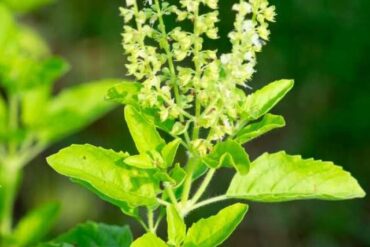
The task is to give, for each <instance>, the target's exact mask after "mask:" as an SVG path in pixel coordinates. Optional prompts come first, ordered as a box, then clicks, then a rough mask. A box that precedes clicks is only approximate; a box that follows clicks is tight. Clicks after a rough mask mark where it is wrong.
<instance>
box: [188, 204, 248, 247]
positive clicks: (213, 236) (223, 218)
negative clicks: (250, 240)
mask: <svg viewBox="0 0 370 247" xmlns="http://www.w3.org/2000/svg"><path fill="white" fill-rule="evenodd" d="M247 211H248V206H247V205H245V204H241V203H236V204H234V205H232V206H229V207H226V208H224V209H222V210H221V211H220V212H219V213H218V214H217V215H214V216H212V217H209V218H207V219H201V220H199V221H198V222H196V223H194V224H193V225H192V226H191V227H190V229H189V231H188V233H187V235H186V239H185V243H184V247H199V246H202V247H216V246H219V245H220V244H222V243H223V242H224V241H225V240H226V239H227V238H228V237H229V236H230V235H231V233H232V232H233V231H234V230H235V229H236V227H237V226H238V225H239V224H240V222H241V221H242V220H243V218H244V216H245V214H246V213H247Z"/></svg>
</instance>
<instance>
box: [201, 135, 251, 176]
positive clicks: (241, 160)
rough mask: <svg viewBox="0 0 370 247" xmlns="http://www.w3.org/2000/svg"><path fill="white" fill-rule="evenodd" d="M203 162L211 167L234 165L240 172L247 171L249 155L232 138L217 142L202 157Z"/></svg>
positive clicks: (244, 172)
mask: <svg viewBox="0 0 370 247" xmlns="http://www.w3.org/2000/svg"><path fill="white" fill-rule="evenodd" d="M204 162H205V163H206V164H207V166H209V167H211V168H219V167H221V166H224V167H235V169H236V170H237V171H238V172H239V173H241V174H246V173H248V171H249V163H250V161H249V156H248V154H247V153H246V152H245V150H244V148H243V147H242V146H241V145H240V144H239V143H237V142H235V141H233V140H227V141H224V142H220V143H218V144H217V145H216V146H215V148H214V150H213V151H212V152H211V153H210V154H209V155H207V156H206V157H205V158H204Z"/></svg>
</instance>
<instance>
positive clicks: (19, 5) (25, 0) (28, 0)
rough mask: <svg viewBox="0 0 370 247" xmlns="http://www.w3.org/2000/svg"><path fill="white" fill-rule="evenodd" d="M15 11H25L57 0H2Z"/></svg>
mask: <svg viewBox="0 0 370 247" xmlns="http://www.w3.org/2000/svg"><path fill="white" fill-rule="evenodd" d="M2 1H3V2H4V3H5V4H7V5H8V6H9V7H10V8H11V9H12V10H13V11H16V12H20V13H25V12H29V11H32V10H34V9H36V8H39V7H42V6H44V5H47V4H50V3H53V2H55V0H22V1H19V0H2Z"/></svg>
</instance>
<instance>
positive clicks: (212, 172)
mask: <svg viewBox="0 0 370 247" xmlns="http://www.w3.org/2000/svg"><path fill="white" fill-rule="evenodd" d="M215 172H216V169H210V170H209V171H208V173H207V175H206V176H205V178H204V180H203V182H202V184H201V185H200V187H199V189H198V191H197V192H196V193H195V195H194V197H193V198H192V199H191V205H194V204H195V203H197V202H198V200H199V199H200V198H201V197H202V196H203V194H204V192H205V191H206V190H207V187H208V185H209V184H210V182H211V181H212V178H213V176H214V175H215Z"/></svg>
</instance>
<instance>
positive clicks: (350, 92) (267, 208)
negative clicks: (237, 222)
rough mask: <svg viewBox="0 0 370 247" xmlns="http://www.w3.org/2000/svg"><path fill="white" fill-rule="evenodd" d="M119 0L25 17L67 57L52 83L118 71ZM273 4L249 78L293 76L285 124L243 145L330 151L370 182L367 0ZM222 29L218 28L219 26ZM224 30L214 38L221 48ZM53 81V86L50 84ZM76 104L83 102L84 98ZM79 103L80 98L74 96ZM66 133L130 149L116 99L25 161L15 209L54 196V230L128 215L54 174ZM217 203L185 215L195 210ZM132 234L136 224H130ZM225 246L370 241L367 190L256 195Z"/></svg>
mask: <svg viewBox="0 0 370 247" xmlns="http://www.w3.org/2000/svg"><path fill="white" fill-rule="evenodd" d="M122 2H123V1H122V0H60V1H57V2H56V3H55V4H52V5H50V6H48V7H45V8H42V9H40V10H38V11H35V12H33V13H32V14H31V15H27V16H25V17H22V21H23V22H25V23H27V24H29V25H31V26H33V27H34V28H35V29H37V30H38V31H39V32H41V34H42V35H43V36H44V37H45V38H46V39H47V40H48V42H49V43H50V45H51V47H52V50H53V52H54V53H56V54H58V55H61V56H63V57H65V58H66V59H67V60H68V61H69V62H70V63H71V65H72V70H71V72H70V73H69V74H68V75H67V76H65V77H64V79H63V80H61V81H60V82H59V83H58V84H57V89H58V88H60V87H62V86H65V85H72V84H76V83H79V82H82V81H87V80H91V79H100V78H106V77H119V78H124V77H125V69H124V62H125V60H124V56H123V55H122V54H123V51H122V48H121V44H120V43H121V36H120V33H121V29H122V20H121V17H119V12H118V7H119V6H120V5H121V4H122ZM221 2H222V7H221V18H222V19H223V20H224V26H222V27H221V32H223V33H225V32H226V31H227V30H228V28H229V27H230V26H231V25H232V21H233V19H232V18H231V15H230V6H231V5H232V4H233V3H234V2H235V0H233V1H231V0H228V1H221ZM271 2H272V3H273V4H275V5H276V6H277V12H278V17H277V23H275V24H273V25H272V36H271V42H270V43H269V44H268V45H267V46H266V48H265V49H264V51H263V53H261V54H260V55H259V57H258V59H259V60H258V61H259V64H258V73H257V75H256V76H255V79H254V81H253V82H251V83H250V85H251V86H252V87H254V88H258V87H260V86H261V85H263V84H265V83H267V82H270V81H273V80H275V79H281V78H294V79H295V80H296V87H295V89H294V90H293V91H292V93H290V95H289V96H288V97H287V99H285V101H284V102H283V103H282V104H280V106H279V107H278V108H276V109H275V110H274V111H275V112H276V113H279V114H282V115H284V116H286V120H287V127H286V128H285V129H283V130H278V131H275V132H273V133H272V134H269V135H268V136H265V137H262V138H261V139H259V140H256V141H254V142H252V143H251V144H249V145H248V146H247V147H246V148H247V150H248V152H249V153H250V154H251V156H252V157H256V156H258V155H259V154H261V153H262V152H265V151H278V150H282V149H286V150H287V151H288V152H289V153H291V154H296V153H301V154H303V156H304V157H317V158H321V159H323V160H333V161H335V163H337V164H339V165H342V166H343V167H344V168H345V169H346V170H349V171H351V173H352V174H353V175H354V176H355V177H356V178H358V180H359V182H360V184H361V185H362V186H363V188H364V189H365V191H368V192H369V188H370V186H369V185H370V164H369V162H368V160H369V157H370V141H369V140H370V58H369V51H370V33H369V27H370V1H369V0H352V1H344V0H337V1H333V0H320V1H319V0H284V1H277V0H274V1H271ZM223 36H225V35H223ZM225 41H226V40H221V41H219V42H218V43H214V44H212V46H215V47H217V48H219V49H220V50H223V49H227V46H226V47H225V44H227V42H225ZM57 89H56V90H57ZM81 104H83V102H81ZM76 107H78V106H76ZM71 143H92V144H95V145H100V146H104V147H106V148H113V149H116V150H119V149H122V150H127V151H134V147H133V143H132V140H131V139H130V137H129V135H128V132H127V127H126V126H125V123H124V122H123V117H122V109H117V110H115V111H114V112H112V113H110V114H109V115H107V116H106V117H104V118H103V119H101V120H99V121H98V122H96V123H95V124H93V125H92V126H90V127H89V128H88V129H86V130H84V131H83V132H81V133H80V134H78V135H75V136H72V137H69V138H67V139H65V140H64V141H63V143H59V144H57V145H55V146H54V147H53V148H51V149H49V150H47V152H45V153H44V154H43V155H42V156H41V157H38V158H37V159H36V160H34V161H33V164H31V165H29V166H28V167H27V168H26V174H25V181H24V183H23V185H22V188H21V192H20V196H19V199H18V201H17V206H16V207H17V208H16V215H17V216H18V217H19V216H21V215H23V214H24V213H25V212H26V211H27V210H28V209H30V208H33V207H35V206H37V205H39V204H41V203H42V202H47V201H60V202H61V203H62V205H63V210H62V215H61V217H60V220H59V223H58V224H57V227H56V229H55V231H54V233H52V234H57V233H58V232H62V231H65V230H66V229H68V228H70V227H71V226H74V225H75V224H77V223H80V222H84V221H86V220H88V219H91V220H96V221H102V222H107V223H114V224H126V223H133V222H131V221H130V220H129V219H128V218H127V217H125V216H123V215H122V214H121V213H120V211H119V210H118V209H116V208H114V207H112V206H110V205H108V204H107V203H104V202H102V201H101V200H99V199H98V198H97V197H96V196H94V195H93V194H92V193H90V192H88V191H87V190H85V189H83V188H80V187H79V186H78V185H75V184H72V183H71V182H70V181H69V180H68V179H66V178H65V177H62V176H59V175H57V174H56V173H55V172H53V171H52V170H51V169H50V168H49V167H48V166H47V165H46V163H45V160H44V157H45V156H47V155H49V154H52V153H54V152H56V151H57V150H58V149H60V148H62V147H65V146H67V145H69V144H71ZM230 177H231V174H229V173H228V171H225V172H224V173H223V174H219V175H218V176H217V179H216V180H215V182H214V183H213V186H212V191H211V192H210V194H213V195H215V194H217V193H221V192H222V191H223V190H224V189H225V188H226V186H227V183H228V181H229V178H230ZM221 206H222V205H218V206H216V207H208V208H204V209H202V210H200V211H199V212H197V213H195V214H193V215H191V219H190V221H189V222H191V221H192V220H195V219H197V218H199V217H200V216H201V215H202V214H206V215H209V214H211V213H213V212H215V211H216V210H217V209H219V208H220V207H221ZM132 228H133V229H134V232H135V235H136V236H137V235H139V234H141V230H140V228H139V227H138V226H137V225H136V224H132ZM224 246H226V247H232V246H235V247H236V246H324V247H331V246H370V199H369V197H368V198H365V199H364V200H355V201H345V202H319V201H309V202H293V203H283V204H274V205H273V204H258V203H253V205H252V207H251V210H250V212H249V213H248V215H247V218H246V220H245V221H244V222H243V224H242V225H241V227H240V228H239V229H238V230H237V232H235V234H233V236H232V238H231V239H230V240H229V241H228V242H226V243H225V244H224Z"/></svg>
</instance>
